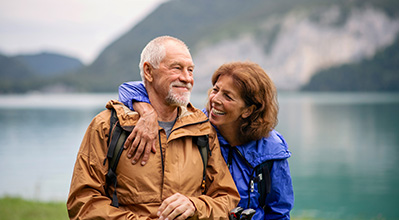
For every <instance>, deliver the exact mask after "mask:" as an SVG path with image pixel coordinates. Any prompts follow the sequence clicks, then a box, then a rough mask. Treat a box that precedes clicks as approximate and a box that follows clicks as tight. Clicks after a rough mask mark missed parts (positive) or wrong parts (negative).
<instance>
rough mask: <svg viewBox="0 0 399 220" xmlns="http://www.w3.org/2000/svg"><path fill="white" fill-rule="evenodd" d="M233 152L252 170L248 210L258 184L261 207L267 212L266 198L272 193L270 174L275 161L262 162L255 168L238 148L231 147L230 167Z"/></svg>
mask: <svg viewBox="0 0 399 220" xmlns="http://www.w3.org/2000/svg"><path fill="white" fill-rule="evenodd" d="M233 152H235V153H236V154H237V155H238V156H239V157H240V158H241V160H243V161H244V163H245V164H246V165H247V166H248V167H249V168H251V169H252V173H251V179H250V182H249V185H248V204H247V208H249V207H250V203H251V192H253V191H254V190H255V186H254V185H255V184H254V183H258V192H259V194H260V197H259V205H260V206H261V207H262V208H263V209H264V210H265V208H266V206H265V203H266V197H267V194H269V193H270V191H271V185H272V183H271V182H272V181H271V177H270V173H271V170H272V167H273V162H274V160H267V161H264V162H262V163H261V164H259V165H257V166H256V167H253V166H252V165H251V164H250V163H249V162H248V161H247V159H245V157H244V155H242V153H241V152H240V151H239V150H238V149H237V148H236V147H231V149H230V151H229V155H228V159H227V161H228V165H229V166H230V165H231V164H232V158H233Z"/></svg>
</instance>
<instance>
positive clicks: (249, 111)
mask: <svg viewBox="0 0 399 220" xmlns="http://www.w3.org/2000/svg"><path fill="white" fill-rule="evenodd" d="M255 108H256V107H255V105H251V106H249V107H248V108H245V109H244V111H243V112H242V114H241V117H242V118H248V117H249V116H250V115H251V114H252V113H253V112H254V110H255Z"/></svg>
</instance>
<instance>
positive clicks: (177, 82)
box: [170, 81, 193, 91]
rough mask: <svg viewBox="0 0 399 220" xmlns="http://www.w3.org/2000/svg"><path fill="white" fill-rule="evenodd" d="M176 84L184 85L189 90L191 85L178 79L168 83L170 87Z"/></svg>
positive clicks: (178, 85)
mask: <svg viewBox="0 0 399 220" xmlns="http://www.w3.org/2000/svg"><path fill="white" fill-rule="evenodd" d="M173 86H177V87H186V88H187V89H188V90H190V91H191V89H192V88H193V85H192V84H191V83H184V82H180V81H174V82H172V83H171V84H170V87H173Z"/></svg>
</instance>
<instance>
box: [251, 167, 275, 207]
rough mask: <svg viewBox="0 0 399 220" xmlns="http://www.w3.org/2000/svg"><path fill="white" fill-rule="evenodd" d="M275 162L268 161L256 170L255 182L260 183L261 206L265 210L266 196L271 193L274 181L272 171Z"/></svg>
mask: <svg viewBox="0 0 399 220" xmlns="http://www.w3.org/2000/svg"><path fill="white" fill-rule="evenodd" d="M273 162H274V161H273V160H267V161H265V162H263V163H262V164H260V165H259V166H257V167H256V168H255V170H256V171H255V173H256V177H255V178H254V181H258V191H259V193H260V197H259V205H260V206H261V207H262V208H263V209H265V208H266V207H265V202H266V196H267V195H268V194H269V193H270V190H271V187H272V186H271V185H272V180H271V176H270V173H271V170H272V167H273Z"/></svg>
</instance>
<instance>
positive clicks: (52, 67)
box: [0, 53, 83, 93]
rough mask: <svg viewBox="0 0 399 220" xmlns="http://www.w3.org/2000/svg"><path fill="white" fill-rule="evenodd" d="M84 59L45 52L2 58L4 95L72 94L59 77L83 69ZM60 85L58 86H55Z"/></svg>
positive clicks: (0, 85) (0, 90)
mask: <svg viewBox="0 0 399 220" xmlns="http://www.w3.org/2000/svg"><path fill="white" fill-rule="evenodd" d="M82 67H83V64H82V62H81V61H80V60H78V59H76V58H72V57H68V56H64V55H60V54H54V53H41V54H32V55H18V56H13V57H8V56H4V55H0V79H1V80H0V93H21V92H27V91H31V90H41V91H43V90H46V91H70V90H71V89H69V88H66V85H65V82H62V83H60V82H59V81H58V80H55V77H57V76H62V75H66V74H68V73H71V72H72V71H76V70H78V69H79V68H82ZM54 83H56V85H53V84H54Z"/></svg>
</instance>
